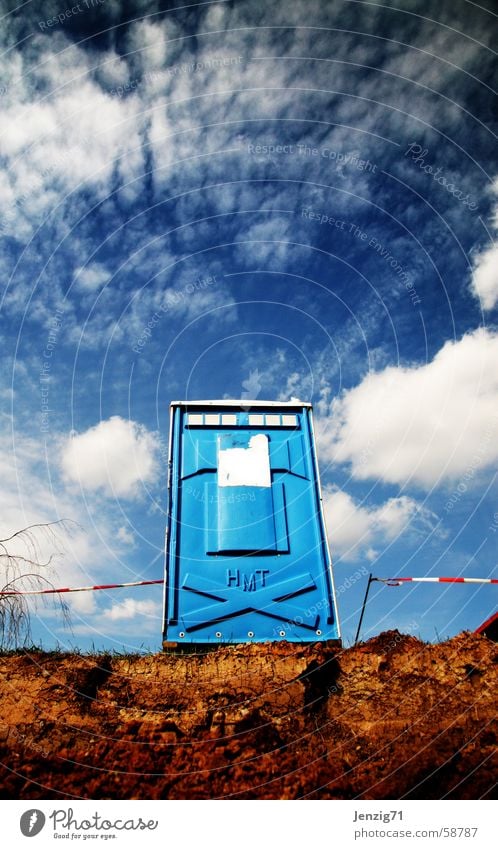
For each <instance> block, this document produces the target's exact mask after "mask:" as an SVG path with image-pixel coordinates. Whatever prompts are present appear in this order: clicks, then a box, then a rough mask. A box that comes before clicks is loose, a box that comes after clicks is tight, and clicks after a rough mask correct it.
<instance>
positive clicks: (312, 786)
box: [0, 631, 498, 799]
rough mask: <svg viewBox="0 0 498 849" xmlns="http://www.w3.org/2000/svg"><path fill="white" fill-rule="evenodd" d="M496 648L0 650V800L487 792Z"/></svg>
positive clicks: (411, 641)
mask: <svg viewBox="0 0 498 849" xmlns="http://www.w3.org/2000/svg"><path fill="white" fill-rule="evenodd" d="M497 683H498V646H497V645H496V644H495V643H493V642H491V641H490V640H488V639H486V638H485V637H482V636H479V635H476V634H469V633H464V634H460V635H459V636H457V637H454V638H453V639H451V640H449V641H448V642H446V643H442V644H440V645H426V644H424V643H421V642H419V641H418V640H416V639H415V638H414V637H411V636H403V635H401V634H399V633H398V632H397V631H391V632H388V633H385V634H381V635H380V636H378V637H375V638H374V639H372V640H370V641H369V642H367V643H364V644H361V645H360V646H358V647H356V648H351V649H347V650H344V651H340V650H338V649H337V648H335V649H334V648H333V647H331V646H323V645H320V644H314V645H309V646H306V647H303V646H292V645H289V644H263V645H248V646H234V647H224V648H220V649H218V650H216V651H213V652H211V653H209V654H206V655H203V656H192V655H184V656H180V657H174V656H171V655H166V654H160V655H152V656H133V657H120V656H114V657H108V656H102V655H100V656H98V657H92V656H78V655H64V654H45V653H41V652H36V653H24V654H16V655H4V656H0V760H1V762H2V771H1V790H0V797H2V798H7V797H10V798H21V799H35V798H45V799H52V798H83V799H209V798H227V797H228V798H237V799H259V798H264V799H275V798H277V799H297V798H303V797H306V798H315V799H317V798H320V799H325V798H326V799H354V798H359V799H401V798H403V799H439V798H443V797H444V798H450V799H469V798H470V799H478V798H488V799H491V798H496V784H495V782H496V780H497V771H498V770H497V767H498V759H497V750H496V741H497V712H498V711H497V698H496V696H497V692H498V688H497Z"/></svg>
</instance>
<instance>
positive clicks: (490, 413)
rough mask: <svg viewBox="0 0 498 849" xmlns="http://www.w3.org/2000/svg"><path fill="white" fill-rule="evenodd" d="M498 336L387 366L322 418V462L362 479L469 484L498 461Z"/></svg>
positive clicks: (482, 334)
mask: <svg viewBox="0 0 498 849" xmlns="http://www.w3.org/2000/svg"><path fill="white" fill-rule="evenodd" d="M497 362H498V334H496V333H492V332H490V331H489V330H486V329H483V328H480V329H478V330H476V331H474V332H473V333H469V334H467V335H465V336H464V337H463V338H462V339H460V340H459V341H457V342H447V343H446V344H445V345H444V346H443V347H442V348H441V350H440V351H438V353H437V354H436V356H435V357H434V359H433V360H432V362H429V363H425V364H424V365H420V366H412V367H402V366H398V367H393V366H391V367H389V368H386V369H384V370H383V371H380V372H377V373H371V374H368V375H367V376H366V377H365V378H364V380H363V381H362V382H361V383H360V384H359V385H358V386H356V387H355V388H354V389H351V390H349V391H347V392H345V393H344V394H343V395H342V396H341V397H340V398H337V399H335V400H334V401H333V402H332V404H331V406H330V408H329V412H328V415H327V416H325V417H322V418H319V419H318V422H317V433H318V438H319V443H320V456H321V457H322V459H323V460H325V461H330V462H333V463H351V467H352V473H353V476H354V477H355V478H357V479H366V478H379V479H381V480H383V481H388V482H390V483H401V484H404V483H405V482H406V481H408V480H411V481H412V482H416V483H418V484H421V485H423V486H434V485H435V484H437V483H438V482H439V481H442V480H444V481H446V480H457V479H458V477H459V476H460V475H463V474H467V475H469V474H470V475H471V477H474V476H477V474H478V473H479V472H480V471H481V470H483V469H485V468H487V467H488V466H490V465H491V464H493V463H494V462H495V461H496V460H497V459H498V440H497V438H496V435H497V430H498V371H497V368H496V363H497Z"/></svg>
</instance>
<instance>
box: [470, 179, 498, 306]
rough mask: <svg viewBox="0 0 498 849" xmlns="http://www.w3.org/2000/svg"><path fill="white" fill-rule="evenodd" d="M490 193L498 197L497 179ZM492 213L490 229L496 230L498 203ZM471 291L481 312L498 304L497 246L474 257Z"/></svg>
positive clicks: (497, 228)
mask: <svg viewBox="0 0 498 849" xmlns="http://www.w3.org/2000/svg"><path fill="white" fill-rule="evenodd" d="M492 192H493V193H494V195H495V196H497V197H498V178H497V179H496V180H495V181H494V183H493V186H492ZM492 213H493V217H492V221H491V227H492V228H493V229H494V230H498V201H496V202H495V204H494V208H493V211H492ZM471 289H472V291H473V293H474V295H475V296H476V297H477V298H479V300H480V302H481V306H482V308H483V310H492V309H493V308H494V307H495V306H496V304H497V303H498V244H495V243H493V244H492V245H490V247H488V248H487V249H486V250H484V251H482V252H481V253H479V254H478V255H477V256H476V258H475V261H474V269H473V274H472V283H471Z"/></svg>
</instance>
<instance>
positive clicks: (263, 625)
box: [163, 399, 339, 648]
mask: <svg viewBox="0 0 498 849" xmlns="http://www.w3.org/2000/svg"><path fill="white" fill-rule="evenodd" d="M170 413H171V421H170V447H169V480H168V524H167V532H166V561H165V568H166V575H165V594H164V634H163V637H164V647H165V648H168V647H171V648H173V647H176V646H178V647H179V646H180V645H182V644H185V645H187V644H195V645H201V644H213V643H247V642H266V641H274V640H276V641H281V640H288V641H290V642H296V643H304V642H315V641H317V640H320V641H325V640H338V639H339V623H338V618H337V607H336V601H335V594H334V585H333V577H332V568H331V560H330V554H329V549H328V544H327V536H326V532H325V524H324V519H323V511H322V500H321V493H320V482H319V477H318V466H317V460H316V453H315V443H314V436H313V423H312V408H311V404H307V403H302V402H300V401H296V402H293V401H292V402H286V403H280V402H275V401H247V400H245V399H244V400H241V401H174V402H173V403H172V404H171V410H170Z"/></svg>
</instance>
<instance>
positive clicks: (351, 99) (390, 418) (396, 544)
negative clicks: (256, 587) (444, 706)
mask: <svg viewBox="0 0 498 849" xmlns="http://www.w3.org/2000/svg"><path fill="white" fill-rule="evenodd" d="M496 31H497V15H496V13H495V12H494V11H493V4H492V3H491V2H490V0H483V2H481V3H480V4H476V3H471V2H467V0H443V2H441V3H438V4H434V3H429V2H428V0H397V2H396V3H394V2H384V3H375V2H364V1H363V0H321V2H318V0H290V2H288V3H281V2H277V0H265V2H260V0H240V1H239V0H237V2H223V0H216V2H202V3H189V4H186V5H181V3H178V4H176V5H175V4H173V3H158V2H138V1H137V2H126V3H125V2H118V0H80V2H79V3H77V4H76V5H71V4H69V3H66V2H64V0H54V2H52V0H49V1H48V2H46V1H45V0H44V2H25V3H21V4H19V5H17V4H16V3H15V2H9V0H7V1H6V0H3V2H0V42H1V56H2V59H1V63H0V283H1V288H0V305H1V307H0V309H1V312H0V315H1V334H2V363H3V365H2V370H1V378H0V393H1V400H2V403H1V407H0V410H1V420H0V425H1V427H0V441H1V452H0V469H1V475H0V526H1V527H0V532H1V533H0V536H1V537H2V539H5V540H6V539H7V538H9V537H11V536H12V535H13V534H14V533H16V532H17V531H18V530H20V529H21V528H24V527H26V526H28V525H31V524H42V523H46V522H56V521H58V520H60V519H65V520H68V522H67V523H66V525H64V526H56V528H55V534H56V540H55V539H54V537H53V536H51V535H50V534H47V532H45V531H44V530H43V529H35V531H34V541H35V543H36V546H37V551H36V552H35V553H36V554H37V555H38V556H39V557H40V558H41V559H42V560H46V559H48V558H49V557H50V556H51V555H55V557H54V559H53V561H52V564H51V566H50V567H47V569H51V568H52V567H53V568H54V569H55V570H56V571H55V572H53V571H52V572H50V580H51V581H52V583H53V584H54V585H55V586H81V585H89V584H98V583H111V582H125V581H138V580H153V579H160V578H162V577H163V559H164V552H163V549H164V529H165V522H166V508H167V500H166V499H167V489H166V470H167V445H168V428H169V409H168V408H169V403H170V401H171V400H188V399H202V398H207V399H214V398H226V399H230V398H234V399H239V398H257V399H269V400H289V399H290V398H292V397H297V398H299V399H301V400H303V401H311V402H312V403H313V406H314V416H315V427H316V435H317V451H318V458H319V465H320V474H321V483H322V487H323V496H324V510H325V516H326V522H327V530H328V537H329V542H330V548H331V553H332V559H333V570H334V580H335V584H336V589H337V593H338V603H339V615H340V619H341V625H342V633H343V640H344V643H345V645H349V644H351V642H352V640H353V639H354V636H355V632H356V627H357V624H358V617H359V610H360V607H361V603H362V600H363V596H364V593H365V588H366V584H367V579H368V575H369V574H372V575H373V576H376V577H392V576H398V575H399V576H420V577H422V576H466V577H498V568H497V562H496V542H497V540H498V512H497V511H498V507H497V503H496V493H497V486H496V476H495V471H496V460H497V458H498V438H497V436H498V369H497V362H498V332H497V317H498V314H497V304H498V246H497V244H496V241H495V239H496V235H497V230H498V163H497V156H496V130H497V122H496V115H497V114H498V113H497V109H496V97H495V93H494V89H495V88H496V85H495V84H496V62H495V52H494V51H493V49H492V45H493V43H494V44H495V45H496V36H495V34H496ZM4 545H5V550H6V551H8V553H10V554H19V555H21V556H26V557H27V556H29V555H28V554H27V543H26V540H25V539H24V538H23V537H22V536H21V537H16V538H15V539H14V540H11V541H10V542H8V543H4ZM31 553H32V550H31ZM5 564H6V561H5V558H4V564H3V568H4V570H5V568H6V565H5ZM48 574H49V573H48V572H47V575H48ZM4 580H6V578H5V573H4ZM372 587H373V589H372V591H371V594H370V600H369V603H368V606H367V610H366V614H365V619H364V625H363V630H362V637H363V638H365V639H366V638H368V637H370V636H373V635H375V634H377V633H379V632H380V631H384V630H388V629H393V628H397V629H398V630H400V631H401V632H404V633H410V634H413V635H414V636H417V637H420V638H421V639H423V640H428V641H436V640H439V639H444V638H446V637H449V636H452V635H454V634H456V633H459V632H460V631H462V630H473V629H475V628H476V627H478V626H479V625H480V624H481V623H482V622H483V621H484V620H485V619H486V618H488V616H490V614H491V613H493V612H494V611H495V610H496V609H497V608H498V603H497V598H496V587H493V586H485V585H483V586H479V585H458V586H451V585H438V584H429V585H421V584H418V585H417V584H410V585H405V586H401V587H393V588H390V587H386V586H385V585H383V584H381V583H377V584H373V585H372ZM65 599H67V602H68V605H69V607H70V613H71V628H69V629H68V627H66V626H65V625H64V623H63V621H62V619H61V616H60V615H59V613H58V612H57V607H56V606H55V607H54V605H53V604H52V603H49V602H47V604H45V603H43V601H40V602H38V603H37V604H36V606H35V604H34V602H33V604H32V608H31V610H32V630H33V639H34V641H35V642H36V643H37V644H40V645H42V646H43V647H45V648H52V647H55V646H59V647H62V648H64V649H68V650H70V649H73V648H79V649H82V650H88V649H89V648H91V647H95V648H97V649H106V650H116V651H123V650H125V651H155V650H158V649H159V648H160V646H161V636H162V592H161V588H160V587H157V586H153V587H138V588H136V589H131V590H130V589H128V590H127V589H117V590H112V591H111V590H110V591H106V592H100V593H96V592H95V593H77V594H74V595H72V596H70V595H67V596H65Z"/></svg>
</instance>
